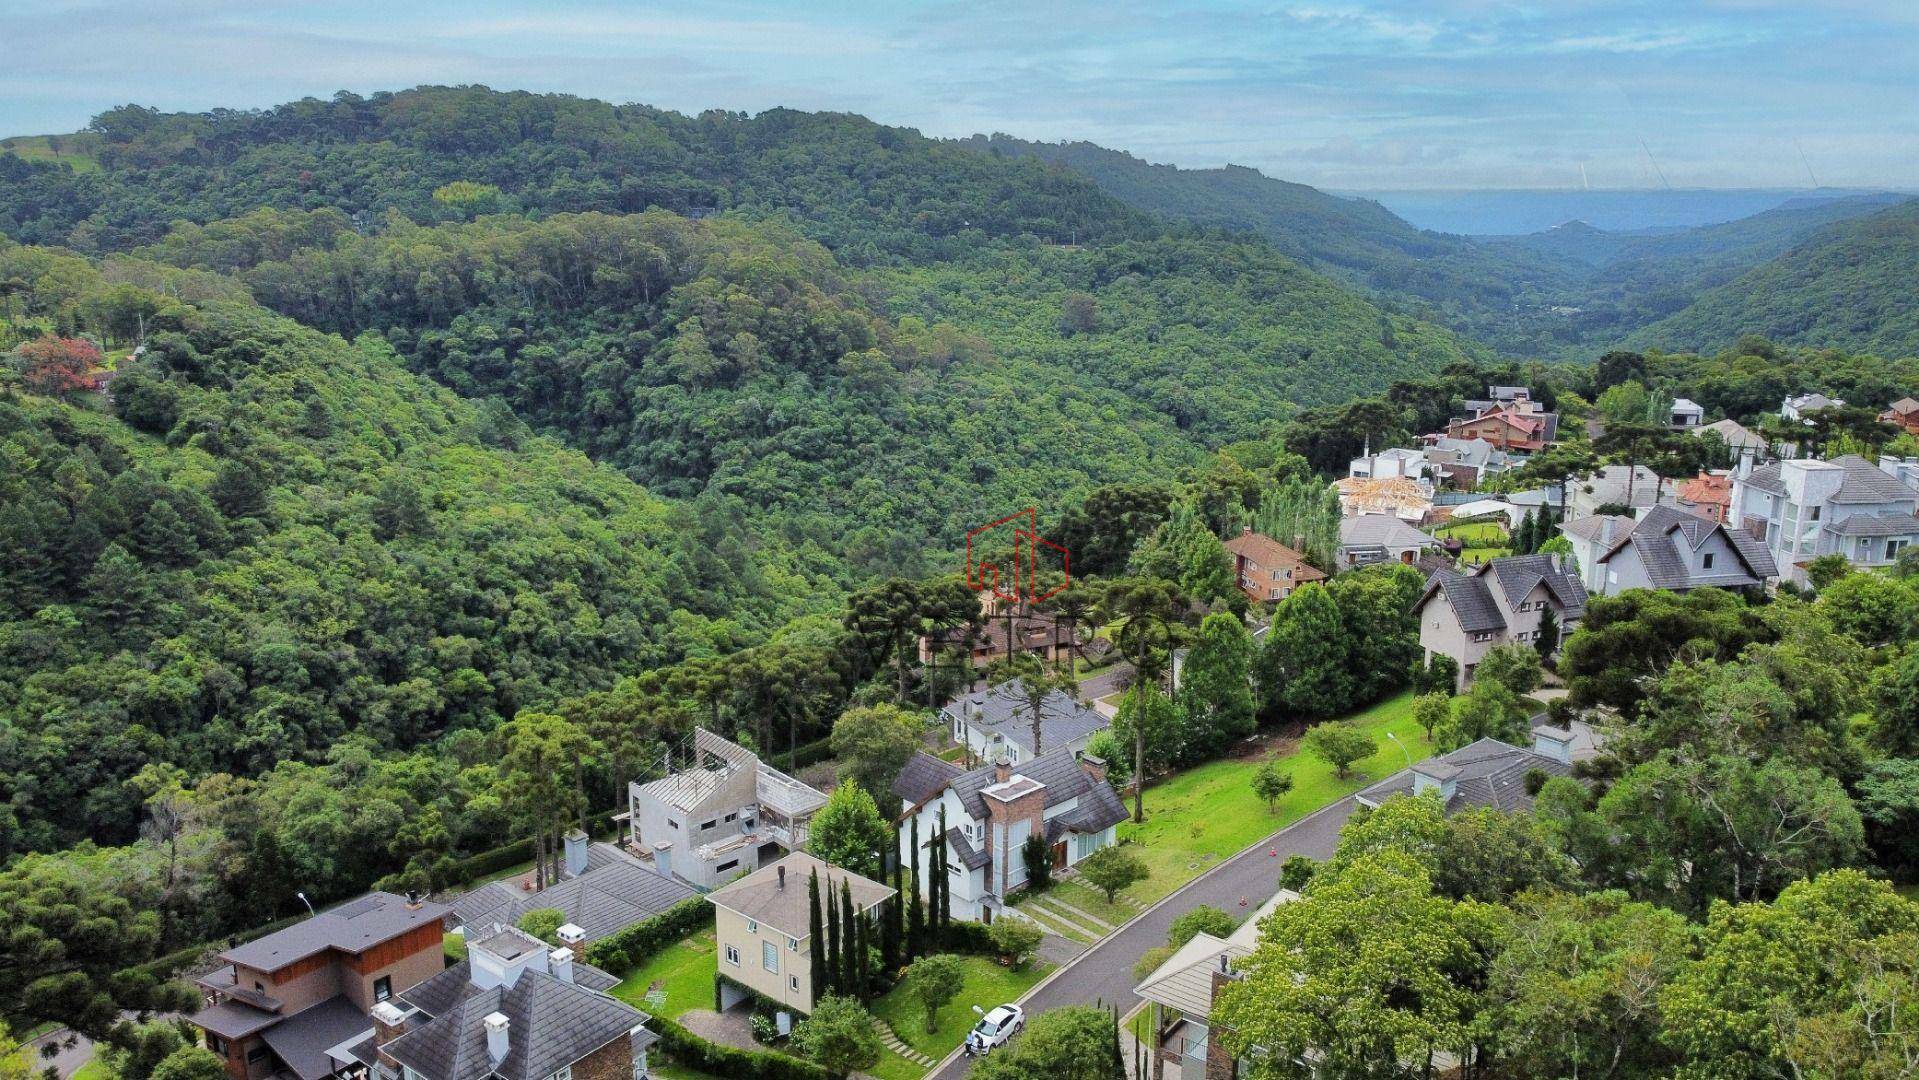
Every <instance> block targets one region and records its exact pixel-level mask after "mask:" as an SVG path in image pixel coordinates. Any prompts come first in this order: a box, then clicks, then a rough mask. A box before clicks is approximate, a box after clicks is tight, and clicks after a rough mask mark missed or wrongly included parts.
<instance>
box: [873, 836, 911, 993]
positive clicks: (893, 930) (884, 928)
mask: <svg viewBox="0 0 1919 1080" xmlns="http://www.w3.org/2000/svg"><path fill="white" fill-rule="evenodd" d="M895 846H897V845H895ZM905 886H906V871H905V870H904V869H903V868H902V866H901V865H900V863H899V861H898V860H895V861H894V862H893V899H891V900H888V901H887V902H886V903H885V904H882V905H881V906H880V916H879V917H880V963H882V964H884V965H885V967H886V970H887V971H889V972H892V971H898V970H899V967H900V901H902V900H904V899H905V898H906V888H905Z"/></svg>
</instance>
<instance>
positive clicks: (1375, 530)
mask: <svg viewBox="0 0 1919 1080" xmlns="http://www.w3.org/2000/svg"><path fill="white" fill-rule="evenodd" d="M1438 543H1439V541H1437V540H1435V539H1433V538H1432V536H1430V535H1428V534H1427V533H1423V532H1420V531H1419V530H1418V529H1415V528H1413V527H1412V526H1411V525H1408V524H1406V523H1405V522H1403V521H1401V520H1399V518H1397V517H1395V516H1393V515H1392V514H1358V515H1355V516H1353V517H1345V518H1340V519H1339V546H1340V547H1342V548H1357V547H1380V548H1385V547H1395V548H1400V547H1433V546H1436V545H1437V544H1438Z"/></svg>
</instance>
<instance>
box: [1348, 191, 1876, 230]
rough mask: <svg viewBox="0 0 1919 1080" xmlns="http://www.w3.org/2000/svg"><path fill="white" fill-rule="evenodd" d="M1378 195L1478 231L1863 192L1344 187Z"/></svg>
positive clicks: (1629, 221)
mask: <svg viewBox="0 0 1919 1080" xmlns="http://www.w3.org/2000/svg"><path fill="white" fill-rule="evenodd" d="M1337 194H1341V195H1349V196H1354V197H1357V198H1364V199H1372V200H1373V201H1375V202H1378V203H1380V204H1382V205H1384V206H1385V207H1386V209H1388V210H1391V211H1392V212H1393V213H1395V214H1398V215H1399V216H1400V217H1402V218H1405V219H1406V220H1407V221H1408V222H1410V223H1412V224H1413V225H1415V226H1417V227H1419V228H1421V229H1431V230H1433V231H1434V232H1448V233H1462V234H1467V235H1474V236H1502V235H1515V234H1520V233H1532V232H1539V231H1540V230H1542V229H1550V228H1552V227H1553V226H1555V225H1563V224H1565V223H1566V222H1569V221H1583V222H1585V223H1586V224H1588V225H1591V226H1593V227H1594V228H1598V229H1605V230H1607V231H1608V232H1631V231H1634V230H1639V229H1677V228H1686V227H1689V226H1694V225H1711V224H1714V223H1717V222H1721V221H1732V220H1734V219H1737V218H1742V217H1748V216H1750V215H1752V214H1757V213H1761V212H1763V211H1766V210H1770V209H1772V208H1773V207H1775V206H1779V205H1780V204H1782V203H1786V202H1790V201H1793V200H1796V199H1806V200H1811V199H1833V198H1840V197H1843V196H1846V195H1858V194H1864V192H1863V191H1858V190H1841V189H1837V188H1821V189H1819V190H1818V191H1789V190H1781V189H1769V188H1724V189H1703V188H1693V189H1687V190H1675V191H1667V190H1613V191H1582V190H1577V189H1575V190H1561V191H1550V190H1539V189H1522V190H1514V191H1501V190H1497V189H1495V190H1487V191H1342V192H1338V193H1337Z"/></svg>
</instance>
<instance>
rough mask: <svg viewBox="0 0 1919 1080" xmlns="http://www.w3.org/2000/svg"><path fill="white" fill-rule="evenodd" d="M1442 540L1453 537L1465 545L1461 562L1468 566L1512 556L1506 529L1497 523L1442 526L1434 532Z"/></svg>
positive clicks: (1461, 553) (1461, 554)
mask: <svg viewBox="0 0 1919 1080" xmlns="http://www.w3.org/2000/svg"><path fill="white" fill-rule="evenodd" d="M1433 535H1434V536H1436V537H1439V538H1440V539H1442V540H1443V539H1446V538H1448V537H1451V538H1452V539H1454V540H1458V541H1459V542H1460V543H1461V544H1463V545H1464V547H1462V548H1461V549H1460V552H1459V561H1460V562H1461V563H1463V564H1466V565H1474V564H1477V563H1482V562H1485V561H1486V560H1488V559H1497V558H1500V557H1502V556H1505V555H1510V554H1512V548H1511V547H1510V546H1509V543H1508V537H1507V535H1506V529H1505V527H1504V526H1502V525H1500V524H1499V523H1498V522H1496V521H1467V522H1462V523H1460V524H1458V525H1442V526H1440V527H1439V528H1437V529H1434V530H1433Z"/></svg>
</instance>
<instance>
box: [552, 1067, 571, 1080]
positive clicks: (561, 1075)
mask: <svg viewBox="0 0 1919 1080" xmlns="http://www.w3.org/2000/svg"><path fill="white" fill-rule="evenodd" d="M548 1080H573V1066H571V1065H562V1066H560V1071H559V1072H556V1073H554V1074H553V1075H552V1076H551V1077H549V1078H548Z"/></svg>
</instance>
